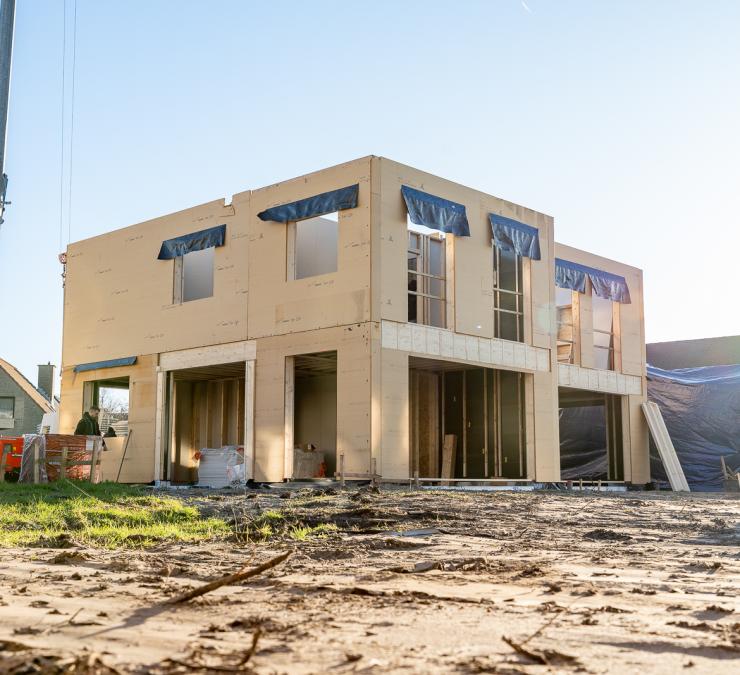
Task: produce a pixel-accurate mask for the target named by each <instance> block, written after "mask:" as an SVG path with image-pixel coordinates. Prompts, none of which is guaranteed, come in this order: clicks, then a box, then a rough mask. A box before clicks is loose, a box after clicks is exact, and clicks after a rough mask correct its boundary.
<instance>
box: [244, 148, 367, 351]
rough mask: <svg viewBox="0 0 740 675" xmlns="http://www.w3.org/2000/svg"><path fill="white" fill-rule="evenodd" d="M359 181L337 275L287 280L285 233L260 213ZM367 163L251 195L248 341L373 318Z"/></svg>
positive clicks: (343, 229) (342, 224)
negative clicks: (356, 198) (260, 217)
mask: <svg viewBox="0 0 740 675" xmlns="http://www.w3.org/2000/svg"><path fill="white" fill-rule="evenodd" d="M355 183H358V184H359V186H360V188H359V197H358V206H357V208H355V209H348V210H345V211H340V212H339V239H338V250H337V271H336V272H335V273H331V274H322V275H319V276H314V277H308V278H305V279H296V280H288V278H287V277H288V274H287V241H288V240H287V228H288V226H287V225H286V224H283V223H275V222H271V221H268V222H264V221H262V220H260V219H259V218H258V217H257V213H259V212H260V211H262V210H264V209H266V208H269V207H271V206H275V205H278V204H285V203H288V202H292V201H295V200H298V199H304V198H307V197H312V196H314V195H317V194H320V193H322V192H327V191H329V190H336V189H338V188H342V187H346V186H348V185H353V184H355ZM370 203H371V185H370V158H365V159H361V160H356V161H354V162H349V163H347V164H342V165H340V166H336V167H332V168H329V169H325V170H323V171H320V172H317V173H314V174H310V175H307V176H302V177H300V178H296V179H293V180H289V181H285V182H282V183H277V184H275V185H271V186H269V187H266V188H262V189H260V190H255V191H253V192H252V193H251V199H250V209H251V214H250V219H249V254H248V255H249V287H250V288H251V289H252V290H253V291H254V293H253V295H252V297H251V298H250V303H249V335H250V337H251V338H260V337H269V336H272V335H285V334H288V333H297V332H299V331H306V330H314V329H317V328H324V327H329V326H340V325H346V324H349V323H361V322H363V321H367V320H368V319H369V318H370Z"/></svg>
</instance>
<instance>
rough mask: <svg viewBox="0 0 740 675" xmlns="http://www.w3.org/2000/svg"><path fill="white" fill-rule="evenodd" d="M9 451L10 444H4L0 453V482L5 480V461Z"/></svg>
mask: <svg viewBox="0 0 740 675" xmlns="http://www.w3.org/2000/svg"><path fill="white" fill-rule="evenodd" d="M9 452H10V446H9V445H6V446H4V447H3V451H2V454H0V483H2V482H3V481H4V480H5V461H6V457H7V456H8V453H9Z"/></svg>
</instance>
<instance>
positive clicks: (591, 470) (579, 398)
mask: <svg viewBox="0 0 740 675" xmlns="http://www.w3.org/2000/svg"><path fill="white" fill-rule="evenodd" d="M558 395H559V396H558V397H559V408H560V410H559V418H560V477H561V478H562V480H578V479H583V480H608V481H622V480H624V457H623V445H622V398H623V397H622V396H616V395H612V394H603V393H599V392H595V391H587V390H583V389H569V388H566V387H560V389H559V391H558Z"/></svg>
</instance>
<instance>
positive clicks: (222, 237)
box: [157, 225, 226, 260]
mask: <svg viewBox="0 0 740 675" xmlns="http://www.w3.org/2000/svg"><path fill="white" fill-rule="evenodd" d="M225 241H226V225H218V226H216V227H210V228H208V229H207V230H201V231H200V232H191V233H190V234H184V235H183V236H182V237H175V238H174V239H168V240H167V241H163V242H162V248H160V249H159V255H158V256H157V259H158V260H172V259H173V258H179V257H180V256H181V255H185V254H186V253H192V252H193V251H202V250H203V249H204V248H210V247H211V246H223V245H224V242H225Z"/></svg>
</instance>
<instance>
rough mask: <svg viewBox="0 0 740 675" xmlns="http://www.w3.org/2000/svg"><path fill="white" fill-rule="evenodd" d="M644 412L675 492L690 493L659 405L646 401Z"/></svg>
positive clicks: (643, 406)
mask: <svg viewBox="0 0 740 675" xmlns="http://www.w3.org/2000/svg"><path fill="white" fill-rule="evenodd" d="M642 411H643V413H644V414H645V419H646V420H647V423H648V428H649V429H650V434H651V435H652V437H653V440H654V441H655V445H656V446H657V448H658V453H659V454H660V459H661V460H662V461H663V467H664V468H665V472H666V473H667V474H668V481H669V482H670V484H671V489H672V490H673V491H674V492H689V491H690V490H689V484H688V483H687V482H686V477H685V476H684V473H683V468H682V467H681V462H679V461H678V456H677V455H676V449H675V448H674V447H673V441H671V437H670V434H669V433H668V429H667V428H666V426H665V421H664V420H663V415H662V414H661V412H660V408H659V407H658V404H657V403H655V402H653V401H646V402H644V403H643V404H642Z"/></svg>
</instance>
